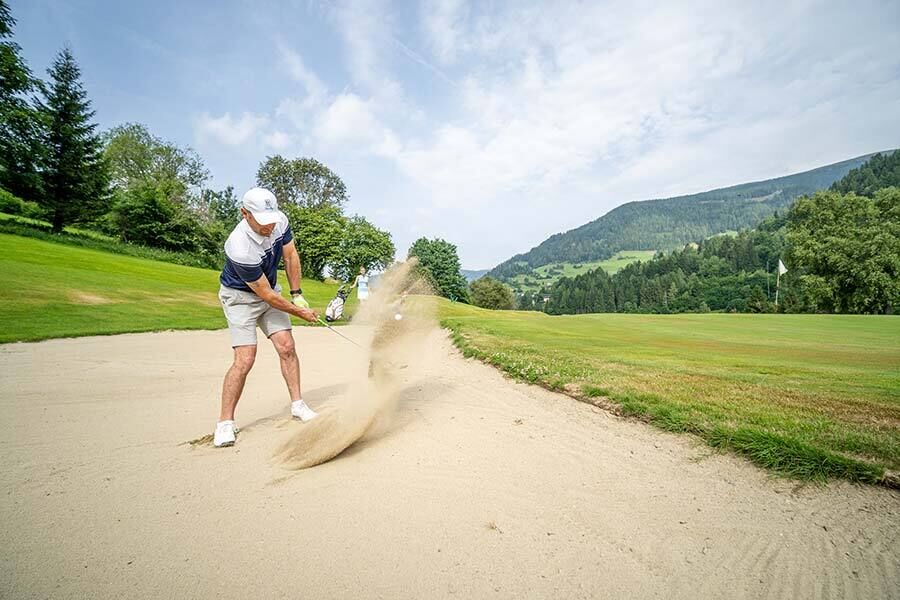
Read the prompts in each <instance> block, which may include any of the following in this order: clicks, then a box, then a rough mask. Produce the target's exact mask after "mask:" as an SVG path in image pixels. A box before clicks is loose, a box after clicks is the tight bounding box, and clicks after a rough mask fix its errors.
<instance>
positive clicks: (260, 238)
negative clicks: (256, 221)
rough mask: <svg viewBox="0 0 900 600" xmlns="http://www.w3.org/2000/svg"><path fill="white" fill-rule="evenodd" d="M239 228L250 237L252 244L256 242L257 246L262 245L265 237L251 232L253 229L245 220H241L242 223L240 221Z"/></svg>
mask: <svg viewBox="0 0 900 600" xmlns="http://www.w3.org/2000/svg"><path fill="white" fill-rule="evenodd" d="M241 227H243V229H244V232H245V233H246V234H247V235H248V236H250V239H251V240H253V241H254V242H256V243H257V244H262V243H263V241H265V239H266V236H264V235H259V234H258V233H256V232H255V231H253V228H252V227H250V224H249V223H248V222H247V221H246V219H245V220H243V221H241ZM273 233H274V231H273Z"/></svg>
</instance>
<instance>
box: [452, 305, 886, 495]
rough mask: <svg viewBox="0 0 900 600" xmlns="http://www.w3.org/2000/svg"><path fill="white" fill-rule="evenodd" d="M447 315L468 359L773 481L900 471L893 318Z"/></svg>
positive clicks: (876, 477) (875, 478)
mask: <svg viewBox="0 0 900 600" xmlns="http://www.w3.org/2000/svg"><path fill="white" fill-rule="evenodd" d="M441 314H442V323H443V324H444V326H446V327H448V328H449V329H450V330H451V331H452V333H453V339H454V340H455V342H456V344H457V345H458V346H459V347H460V348H461V349H462V351H463V352H464V354H466V355H467V356H472V357H477V358H479V359H481V360H484V361H486V362H488V363H490V364H493V365H496V366H497V367H499V368H501V369H503V370H504V371H505V372H507V373H509V374H510V375H512V376H513V377H515V378H517V379H520V380H523V381H528V382H531V383H536V384H540V385H543V386H546V387H548V388H551V389H558V390H565V391H566V392H568V393H570V394H572V395H575V396H577V397H580V398H582V399H584V400H586V401H589V402H596V403H598V404H603V405H609V406H612V407H614V408H615V410H616V411H617V412H620V413H621V414H625V415H630V416H634V417H636V418H639V419H642V420H645V421H648V422H650V423H653V424H655V425H657V426H659V427H661V428H663V429H666V430H669V431H675V432H687V433H691V434H694V435H697V436H699V437H701V438H702V439H704V440H705V441H706V442H707V443H708V444H710V445H711V446H713V447H715V448H721V449H728V450H731V451H734V452H737V453H740V454H742V455H744V456H746V457H748V458H749V459H750V460H752V461H753V462H754V463H756V464H758V465H760V466H762V467H765V468H767V469H770V470H771V471H773V472H775V473H779V474H783V475H787V476H791V477H796V478H799V479H820V480H821V479H826V478H829V477H839V478H844V479H849V480H851V481H861V482H870V483H876V482H880V481H882V480H883V478H884V474H885V472H886V470H889V471H897V470H898V469H900V318H897V317H869V316H846V315H845V316H842V315H726V314H703V315H626V314H597V315H578V316H560V317H551V316H548V315H544V314H540V313H529V312H515V311H487V310H482V309H477V308H473V307H469V306H464V305H460V304H449V303H442V304H441Z"/></svg>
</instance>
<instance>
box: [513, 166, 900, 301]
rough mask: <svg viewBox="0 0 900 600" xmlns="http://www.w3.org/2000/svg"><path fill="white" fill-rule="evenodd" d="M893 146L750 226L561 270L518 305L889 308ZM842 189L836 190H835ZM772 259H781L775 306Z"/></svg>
mask: <svg viewBox="0 0 900 600" xmlns="http://www.w3.org/2000/svg"><path fill="white" fill-rule="evenodd" d="M898 165H900V152H895V153H894V154H893V156H890V155H881V154H877V155H875V156H874V157H872V159H871V161H869V162H868V163H866V164H865V165H863V166H862V167H860V168H858V169H854V170H853V171H851V172H850V173H849V174H848V175H847V176H846V177H845V178H843V179H842V180H840V181H838V182H836V183H835V184H834V185H833V186H832V189H831V190H829V191H819V192H816V193H815V194H813V195H811V196H804V197H801V198H799V199H798V200H797V201H796V202H795V203H794V204H793V205H792V206H791V207H790V208H789V210H788V211H787V212H786V213H780V214H779V213H776V215H775V216H773V217H769V218H768V219H766V220H764V221H763V222H762V223H760V224H759V225H758V226H757V227H756V229H752V230H742V231H740V232H739V233H738V234H737V235H720V236H714V237H711V238H707V239H705V240H699V241H698V243H695V244H688V245H686V246H685V247H684V248H683V249H680V250H677V249H676V250H673V251H672V252H671V253H669V254H665V253H663V252H659V253H657V255H656V256H655V257H654V258H653V259H652V260H649V261H643V262H636V263H632V264H630V265H628V266H626V267H625V268H623V269H622V270H621V271H619V272H618V273H616V274H615V275H609V274H608V273H607V272H606V271H605V270H603V269H594V270H592V271H588V272H587V273H584V274H582V275H579V276H577V277H563V278H561V279H560V280H558V281H557V282H556V283H555V284H554V285H553V286H552V288H551V289H550V291H549V294H548V295H549V298H548V301H547V302H546V303H545V302H544V296H543V295H542V296H541V297H535V296H534V295H531V296H529V295H527V294H526V295H524V296H522V297H521V298H520V299H519V305H520V307H521V308H526V309H537V310H541V309H543V310H545V311H546V312H549V313H551V314H572V313H576V314H577V313H591V312H653V313H671V312H706V311H711V310H712V311H736V312H747V311H750V312H771V311H773V310H778V311H781V312H839V313H869V314H873V313H874V314H881V313H888V314H890V313H892V312H893V311H894V310H895V307H896V306H898V305H900V187H898V186H897V185H896V183H897V182H898V181H897V179H896V178H895V177H896V175H898V174H900V171H898ZM842 191H843V193H842ZM779 260H783V261H784V263H785V264H786V265H787V272H786V273H784V274H783V275H782V276H781V281H780V283H781V285H780V298H779V302H778V305H777V306H775V305H774V303H773V301H774V300H775V289H776V282H777V278H778V264H779Z"/></svg>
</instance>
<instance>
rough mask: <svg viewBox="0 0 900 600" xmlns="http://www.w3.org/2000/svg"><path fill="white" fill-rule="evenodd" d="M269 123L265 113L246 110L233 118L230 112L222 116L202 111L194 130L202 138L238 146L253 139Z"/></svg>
mask: <svg viewBox="0 0 900 600" xmlns="http://www.w3.org/2000/svg"><path fill="white" fill-rule="evenodd" d="M268 124H269V118H268V117H267V116H265V115H258V114H254V113H249V112H245V113H243V114H242V115H241V116H240V117H237V118H233V117H232V116H231V113H230V112H226V113H225V114H223V115H222V116H221V117H213V116H212V115H210V114H209V113H207V112H204V113H202V114H201V115H200V116H199V117H198V118H197V120H196V121H195V123H194V130H195V132H196V134H197V137H199V138H200V139H201V140H213V141H216V142H220V143H222V144H225V145H227V146H238V145H240V144H245V143H247V142H249V141H251V140H253V139H254V138H255V137H256V136H257V135H258V134H259V132H260V130H261V129H263V128H264V127H266V126H267V125H268Z"/></svg>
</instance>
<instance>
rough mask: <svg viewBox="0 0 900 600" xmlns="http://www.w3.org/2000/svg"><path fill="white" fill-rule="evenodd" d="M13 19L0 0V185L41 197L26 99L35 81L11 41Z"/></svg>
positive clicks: (36, 133)
mask: <svg viewBox="0 0 900 600" xmlns="http://www.w3.org/2000/svg"><path fill="white" fill-rule="evenodd" d="M15 24H16V20H15V19H14V18H13V16H12V14H11V13H10V10H9V6H7V4H6V2H5V1H4V0H0V186H2V187H3V188H5V189H6V190H8V191H10V192H12V193H13V194H16V195H17V196H21V197H22V198H25V199H26V200H38V199H39V198H40V195H41V192H40V183H41V181H40V176H39V175H38V170H37V163H38V160H37V157H38V156H39V151H40V145H39V139H40V121H39V118H38V113H37V111H35V109H34V107H33V106H31V104H30V103H29V102H28V100H27V98H26V97H27V95H28V94H29V93H31V92H32V91H33V90H34V89H35V87H36V85H35V80H34V78H33V77H32V76H31V71H30V70H29V69H28V66H27V65H26V64H25V61H24V60H23V59H22V57H21V56H20V55H19V53H20V50H21V49H20V48H19V45H18V44H16V43H15V42H13V41H12V32H13V27H14V26H15Z"/></svg>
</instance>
